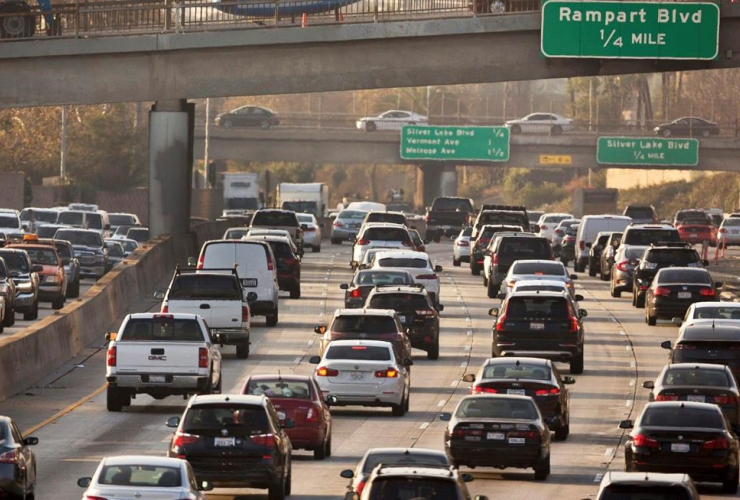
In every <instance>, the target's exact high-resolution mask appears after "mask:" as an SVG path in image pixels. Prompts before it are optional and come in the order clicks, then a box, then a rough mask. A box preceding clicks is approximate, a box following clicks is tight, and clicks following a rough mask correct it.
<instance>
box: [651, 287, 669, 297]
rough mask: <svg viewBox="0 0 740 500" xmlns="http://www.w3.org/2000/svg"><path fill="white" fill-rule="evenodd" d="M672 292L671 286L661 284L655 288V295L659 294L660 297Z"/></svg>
mask: <svg viewBox="0 0 740 500" xmlns="http://www.w3.org/2000/svg"><path fill="white" fill-rule="evenodd" d="M670 294H671V290H670V289H669V288H665V287H663V286H659V287H658V288H656V289H655V295H657V296H658V297H668V296H669V295H670Z"/></svg>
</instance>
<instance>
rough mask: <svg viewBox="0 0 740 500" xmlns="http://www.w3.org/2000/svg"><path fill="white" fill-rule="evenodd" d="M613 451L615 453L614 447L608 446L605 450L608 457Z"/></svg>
mask: <svg viewBox="0 0 740 500" xmlns="http://www.w3.org/2000/svg"><path fill="white" fill-rule="evenodd" d="M612 453H614V448H607V449H606V451H605V452H604V456H605V457H608V456H609V455H611V454H612Z"/></svg>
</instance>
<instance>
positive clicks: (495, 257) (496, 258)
mask: <svg viewBox="0 0 740 500" xmlns="http://www.w3.org/2000/svg"><path fill="white" fill-rule="evenodd" d="M491 264H493V265H494V266H498V254H497V253H495V254H493V256H492V257H491Z"/></svg>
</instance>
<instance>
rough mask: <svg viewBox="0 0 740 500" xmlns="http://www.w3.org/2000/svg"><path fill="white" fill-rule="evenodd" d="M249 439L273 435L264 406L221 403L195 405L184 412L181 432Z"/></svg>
mask: <svg viewBox="0 0 740 500" xmlns="http://www.w3.org/2000/svg"><path fill="white" fill-rule="evenodd" d="M224 429H225V430H226V431H227V432H228V435H229V436H249V435H254V434H262V433H267V432H270V426H269V424H268V422H267V413H266V411H265V409H264V408H263V407H262V406H258V405H248V404H237V403H228V404H224V403H218V404H208V405H197V406H192V407H190V409H188V410H187V411H186V413H185V420H184V422H183V423H182V426H181V430H182V432H185V433H188V434H195V435H198V436H206V437H216V436H218V437H221V436H223V434H222V433H221V431H223V430H224Z"/></svg>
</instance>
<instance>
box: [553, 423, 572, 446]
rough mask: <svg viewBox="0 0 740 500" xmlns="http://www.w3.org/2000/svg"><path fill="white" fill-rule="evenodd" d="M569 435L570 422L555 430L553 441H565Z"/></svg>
mask: <svg viewBox="0 0 740 500" xmlns="http://www.w3.org/2000/svg"><path fill="white" fill-rule="evenodd" d="M568 434H570V422H568V423H567V424H565V425H563V426H561V427H558V428H557V429H555V441H565V440H566V439H568Z"/></svg>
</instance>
